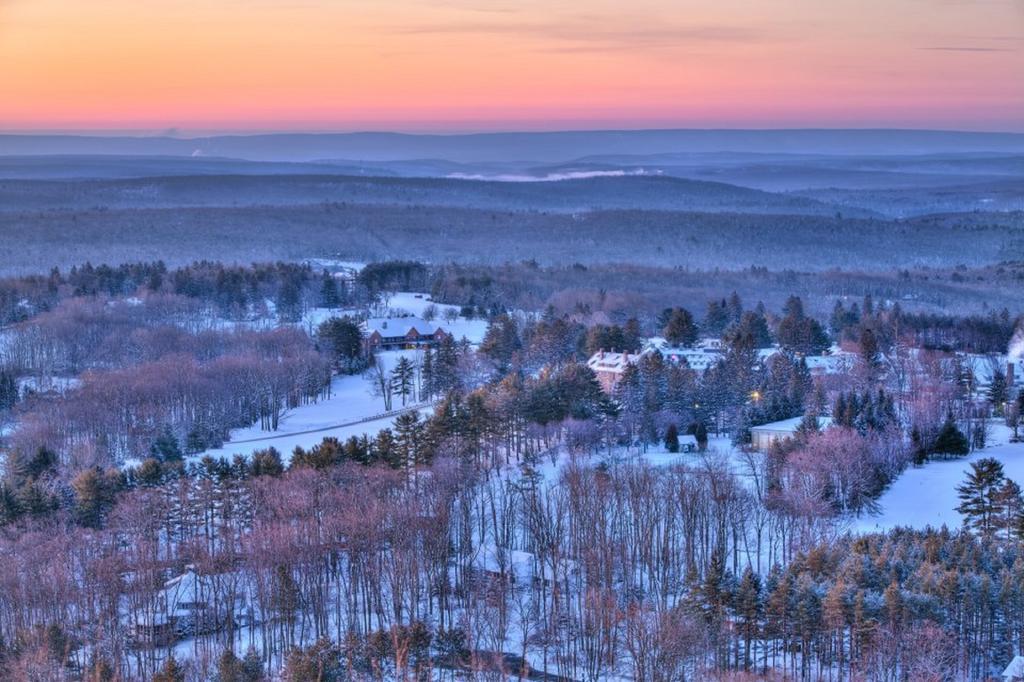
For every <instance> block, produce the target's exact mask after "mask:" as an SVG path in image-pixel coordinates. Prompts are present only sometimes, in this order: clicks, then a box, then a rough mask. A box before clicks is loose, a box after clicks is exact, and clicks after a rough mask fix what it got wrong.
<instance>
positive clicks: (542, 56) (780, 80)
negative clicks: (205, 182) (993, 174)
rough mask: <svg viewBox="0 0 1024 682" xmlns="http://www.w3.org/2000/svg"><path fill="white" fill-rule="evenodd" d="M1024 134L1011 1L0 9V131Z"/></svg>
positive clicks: (198, 0)
mask: <svg viewBox="0 0 1024 682" xmlns="http://www.w3.org/2000/svg"><path fill="white" fill-rule="evenodd" d="M670 127H684V128H689V127H699V128H709V127H710V128H786V127H858V128H864V127H908V128H943V129H961V130H1004V131H1024V0H713V1H712V0H629V1H628V2H624V1H623V0H519V1H515V2H513V1H512V0H0V130H6V131H26V130H34V131H43V130H54V131H56V130H60V131H68V130H95V131H114V130H117V131H125V130H139V131H178V132H182V133H188V132H213V131H240V132H241V131H268V130H301V131H313V130H316V131H351V130H402V131H410V132H413V131H437V132H464V131H474V130H538V129H541V130H544V129H548V130H556V129H558V130H560V129H594V128H670Z"/></svg>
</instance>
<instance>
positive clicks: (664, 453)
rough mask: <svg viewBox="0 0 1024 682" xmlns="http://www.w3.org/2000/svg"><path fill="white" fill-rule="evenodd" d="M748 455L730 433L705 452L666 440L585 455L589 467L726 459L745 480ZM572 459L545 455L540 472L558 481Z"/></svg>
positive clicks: (716, 438) (691, 463) (711, 441)
mask: <svg viewBox="0 0 1024 682" xmlns="http://www.w3.org/2000/svg"><path fill="white" fill-rule="evenodd" d="M752 456H753V457H755V458H759V457H762V456H763V455H761V454H760V453H756V452H755V453H752ZM745 457H746V455H745V454H744V453H743V452H741V451H740V450H739V449H737V448H736V447H735V446H734V445H733V444H732V441H731V439H730V438H729V437H728V436H712V437H710V438H709V439H708V449H707V450H706V451H705V452H669V451H668V450H666V449H665V445H664V443H654V444H652V445H650V446H648V448H647V450H646V451H640V452H638V451H637V449H636V448H625V447H617V448H615V449H613V450H612V452H611V453H608V452H607V451H602V452H600V453H598V454H595V455H590V456H585V457H584V459H583V460H582V461H583V462H585V464H586V465H588V466H597V465H599V464H602V463H607V464H610V465H615V464H630V463H640V462H644V463H647V464H650V465H651V466H654V467H667V466H672V465H674V464H685V465H687V466H690V467H697V466H700V465H702V464H705V463H717V462H718V461H722V462H724V463H725V464H726V465H728V467H729V468H730V469H731V470H732V472H733V473H734V474H735V475H736V476H737V477H739V479H740V480H741V481H748V480H751V479H750V467H749V465H748V464H747V462H746V459H745ZM571 461H572V458H571V457H570V456H569V455H568V454H567V453H565V452H564V451H558V452H557V453H556V455H555V457H554V461H552V455H551V454H545V455H544V456H543V457H542V458H541V461H540V463H539V465H538V467H537V472H538V473H539V474H540V475H541V476H542V477H543V478H544V480H546V481H549V482H551V483H555V482H556V481H557V480H558V479H559V477H560V476H561V472H562V469H563V468H565V467H566V465H568V464H569V463H570V462H571ZM577 461H580V460H577Z"/></svg>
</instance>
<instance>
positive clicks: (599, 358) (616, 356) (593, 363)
mask: <svg viewBox="0 0 1024 682" xmlns="http://www.w3.org/2000/svg"><path fill="white" fill-rule="evenodd" d="M648 352H649V351H648V349H644V350H643V351H641V352H639V353H609V352H607V351H603V350H600V351H598V352H596V353H594V354H593V355H592V356H591V357H590V359H589V360H587V367H589V368H590V369H592V370H594V374H596V375H597V380H598V381H599V382H601V388H603V389H604V391H605V393H611V392H612V391H614V390H615V386H616V385H617V384H618V383H619V380H620V379H621V378H622V374H623V373H624V372H625V371H626V368H627V367H629V366H630V365H632V364H634V363H635V362H637V361H638V360H639V359H640V358H642V357H643V356H644V355H646V354H647V353H648Z"/></svg>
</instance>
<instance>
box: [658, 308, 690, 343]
mask: <svg viewBox="0 0 1024 682" xmlns="http://www.w3.org/2000/svg"><path fill="white" fill-rule="evenodd" d="M697 333H698V332H697V323H696V322H694V320H693V315H692V314H691V313H690V311H689V310H687V309H686V308H673V309H672V311H671V313H670V315H669V317H668V319H667V320H666V321H665V325H664V329H663V330H662V334H663V335H664V337H665V340H666V341H668V342H669V343H670V344H672V345H673V346H692V345H693V344H695V343H696V342H697Z"/></svg>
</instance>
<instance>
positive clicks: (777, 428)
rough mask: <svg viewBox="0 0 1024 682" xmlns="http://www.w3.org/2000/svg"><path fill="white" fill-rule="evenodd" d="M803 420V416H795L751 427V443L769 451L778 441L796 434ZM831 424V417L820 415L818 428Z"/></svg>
mask: <svg viewBox="0 0 1024 682" xmlns="http://www.w3.org/2000/svg"><path fill="white" fill-rule="evenodd" d="M803 421H804V418H803V417H793V418H792V419H783V420H782V421H777V422H771V423H769V424H760V425H758V426H752V427H751V428H750V444H751V446H753V448H754V449H755V450H758V451H760V452H767V451H768V449H769V448H770V447H771V446H772V444H773V443H775V442H776V441H782V440H785V439H786V438H793V437H794V436H796V433H797V431H799V430H800V425H801V424H802V423H803ZM831 425H832V418H831V417H818V428H821V429H824V428H828V427H829V426H831Z"/></svg>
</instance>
